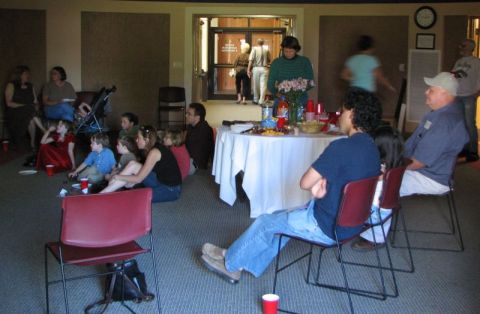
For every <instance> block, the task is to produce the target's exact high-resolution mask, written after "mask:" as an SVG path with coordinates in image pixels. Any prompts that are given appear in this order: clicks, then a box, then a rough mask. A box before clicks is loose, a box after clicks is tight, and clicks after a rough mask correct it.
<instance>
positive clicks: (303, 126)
mask: <svg viewBox="0 0 480 314" xmlns="http://www.w3.org/2000/svg"><path fill="white" fill-rule="evenodd" d="M324 125H325V123H323V122H318V121H305V122H302V123H299V127H300V131H301V132H303V133H310V134H315V133H320V132H321V131H322V128H323V127H324Z"/></svg>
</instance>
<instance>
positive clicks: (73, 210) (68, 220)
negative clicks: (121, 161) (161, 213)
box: [45, 188, 161, 313]
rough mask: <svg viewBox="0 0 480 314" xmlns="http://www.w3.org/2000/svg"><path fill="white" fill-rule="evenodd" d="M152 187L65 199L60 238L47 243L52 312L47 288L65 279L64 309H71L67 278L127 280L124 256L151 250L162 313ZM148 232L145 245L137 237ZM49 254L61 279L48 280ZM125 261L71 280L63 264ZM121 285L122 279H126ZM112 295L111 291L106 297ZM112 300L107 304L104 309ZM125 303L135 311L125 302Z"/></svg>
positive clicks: (78, 264)
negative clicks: (108, 276) (117, 268)
mask: <svg viewBox="0 0 480 314" xmlns="http://www.w3.org/2000/svg"><path fill="white" fill-rule="evenodd" d="M151 200H152V190H151V189H149V188H144V189H134V190H130V191H122V192H114V193H107V194H91V195H78V196H67V197H65V198H64V199H63V202H62V207H63V211H62V224H61V232H60V238H59V241H57V242H49V243H46V244H45V288H46V289H45V291H46V303H47V313H49V310H50V307H49V286H50V285H51V284H54V283H59V282H61V283H62V284H63V297H64V300H65V310H66V313H69V307H68V295H67V281H71V280H77V279H83V278H90V277H95V276H105V275H109V274H112V275H117V277H118V278H123V264H124V263H125V260H128V259H131V258H133V257H135V256H136V255H139V254H143V253H150V256H151V258H152V264H153V272H154V279H155V290H156V293H157V297H156V299H157V300H156V302H157V310H158V312H159V313H161V307H160V297H159V290H158V279H157V268H156V262H155V252H154V247H153V241H152V218H151V214H152V207H151V206H152V205H151ZM146 235H148V239H149V247H146V248H144V247H142V246H140V245H139V244H138V243H137V242H136V239H139V238H140V237H143V236H146ZM48 252H50V253H51V254H52V255H53V256H54V257H55V259H56V260H57V262H58V263H59V264H60V270H61V274H62V279H60V280H53V281H49V278H48V255H49V254H48ZM106 263H117V264H118V263H121V265H122V267H121V269H120V270H116V271H113V272H112V271H111V272H104V273H95V274H90V275H84V276H76V277H69V278H67V276H66V274H65V266H67V265H77V266H91V265H99V264H106ZM122 284H124V283H123V281H122ZM107 297H108V295H107ZM109 303H111V300H109V299H108V298H107V299H106V300H105V302H104V308H103V310H102V311H101V312H102V313H103V311H105V309H106V307H107V306H108V304H109ZM121 304H122V305H123V306H124V307H126V308H127V309H128V310H129V311H130V312H132V313H135V312H134V311H133V310H132V309H131V308H130V307H129V306H128V305H127V304H125V302H124V301H123V300H122V301H121Z"/></svg>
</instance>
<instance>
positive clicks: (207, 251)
mask: <svg viewBox="0 0 480 314" xmlns="http://www.w3.org/2000/svg"><path fill="white" fill-rule="evenodd" d="M225 252H227V250H226V249H224V248H221V247H218V246H216V245H214V244H211V243H208V242H207V243H205V244H204V245H203V246H202V254H203V255H208V256H209V257H211V258H213V259H216V260H221V259H224V258H225Z"/></svg>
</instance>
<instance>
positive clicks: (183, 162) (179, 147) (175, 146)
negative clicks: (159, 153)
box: [163, 130, 196, 180]
mask: <svg viewBox="0 0 480 314" xmlns="http://www.w3.org/2000/svg"><path fill="white" fill-rule="evenodd" d="M163 145H165V146H166V147H168V148H170V150H171V152H172V153H173V155H174V156H175V159H176V160H177V164H178V168H180V173H181V174H182V180H185V178H186V177H187V176H188V175H190V174H194V173H195V170H196V167H195V166H194V165H193V159H191V158H190V154H189V153H188V151H187V147H186V146H185V143H184V142H183V136H182V132H181V131H179V130H166V131H165V135H164V137H163Z"/></svg>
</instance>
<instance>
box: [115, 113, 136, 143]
mask: <svg viewBox="0 0 480 314" xmlns="http://www.w3.org/2000/svg"><path fill="white" fill-rule="evenodd" d="M120 124H121V126H122V129H121V130H120V132H119V133H118V138H122V137H125V136H128V137H131V138H133V139H135V138H137V133H138V117H137V116H136V115H135V114H133V113H131V112H125V113H123V114H122V117H121V120H120Z"/></svg>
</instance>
